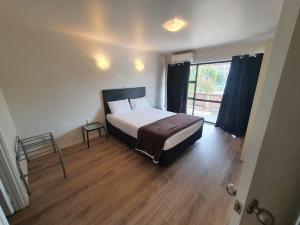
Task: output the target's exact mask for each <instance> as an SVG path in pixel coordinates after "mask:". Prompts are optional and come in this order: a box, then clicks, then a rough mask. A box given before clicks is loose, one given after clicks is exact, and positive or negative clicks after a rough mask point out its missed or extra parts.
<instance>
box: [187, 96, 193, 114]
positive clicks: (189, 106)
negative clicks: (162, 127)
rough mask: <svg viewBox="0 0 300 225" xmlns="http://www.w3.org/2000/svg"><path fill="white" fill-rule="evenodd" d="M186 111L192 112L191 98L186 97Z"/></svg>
mask: <svg viewBox="0 0 300 225" xmlns="http://www.w3.org/2000/svg"><path fill="white" fill-rule="evenodd" d="M186 113H187V114H189V115H192V113H193V100H190V99H188V100H187V105H186Z"/></svg>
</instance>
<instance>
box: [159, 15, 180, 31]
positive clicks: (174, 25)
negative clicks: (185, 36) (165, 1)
mask: <svg viewBox="0 0 300 225" xmlns="http://www.w3.org/2000/svg"><path fill="white" fill-rule="evenodd" d="M184 26H186V22H185V21H184V20H181V19H178V18H174V19H171V20H168V21H166V22H165V23H164V25H163V27H164V28H165V29H166V30H167V31H170V32H176V31H179V30H181V29H182V28H183V27H184Z"/></svg>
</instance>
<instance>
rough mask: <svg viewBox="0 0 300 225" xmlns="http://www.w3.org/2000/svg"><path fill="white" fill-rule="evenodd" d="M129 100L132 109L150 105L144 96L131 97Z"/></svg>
mask: <svg viewBox="0 0 300 225" xmlns="http://www.w3.org/2000/svg"><path fill="white" fill-rule="evenodd" d="M129 101H130V105H131V109H132V110H137V109H144V108H149V107H150V106H149V103H148V101H147V99H146V97H142V98H133V99H130V100H129Z"/></svg>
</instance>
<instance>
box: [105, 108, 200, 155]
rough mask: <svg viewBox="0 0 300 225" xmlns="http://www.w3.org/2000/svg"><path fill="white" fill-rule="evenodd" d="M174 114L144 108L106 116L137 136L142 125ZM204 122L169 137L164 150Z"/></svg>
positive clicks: (183, 138) (131, 134)
mask: <svg viewBox="0 0 300 225" xmlns="http://www.w3.org/2000/svg"><path fill="white" fill-rule="evenodd" d="M172 115H175V113H172V112H168V111H163V110H160V109H155V108H144V109H139V110H133V111H131V112H127V113H122V114H117V115H114V114H108V115H107V116H106V118H107V120H108V122H110V123H111V124H112V125H113V126H114V127H116V128H118V129H120V130H121V131H123V132H124V133H126V134H128V135H130V136H131V137H134V138H137V132H138V129H139V128H140V127H142V126H144V125H147V124H150V123H153V122H155V121H157V120H160V119H163V118H166V117H169V116H172ZM202 123H203V121H202V120H201V121H199V122H197V123H195V124H193V125H192V126H189V127H187V128H185V129H183V130H182V131H180V132H178V133H176V134H174V135H173V136H171V137H170V138H168V139H167V140H166V142H165V144H164V147H163V150H168V149H170V148H173V147H174V146H176V145H177V144H179V143H180V142H182V141H183V140H185V139H186V138H188V137H189V136H191V135H192V134H193V133H195V132H196V131H197V130H198V129H199V128H200V127H201V126H202Z"/></svg>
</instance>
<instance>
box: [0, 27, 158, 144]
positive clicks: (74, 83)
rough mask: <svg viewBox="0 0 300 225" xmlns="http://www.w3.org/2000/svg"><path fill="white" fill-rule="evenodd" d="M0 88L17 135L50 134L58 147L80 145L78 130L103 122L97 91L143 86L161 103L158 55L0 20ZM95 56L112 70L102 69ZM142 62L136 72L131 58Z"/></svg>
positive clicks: (151, 98)
mask: <svg viewBox="0 0 300 225" xmlns="http://www.w3.org/2000/svg"><path fill="white" fill-rule="evenodd" d="M1 30H2V32H1V42H0V48H1V52H0V57H1V60H0V87H2V89H3V92H4V96H5V98H6V100H7V102H8V106H9V108H10V111H11V114H12V117H13V120H14V121H15V124H16V127H17V130H18V132H19V134H20V136H23V137H27V136H31V135H35V134H39V133H43V132H48V131H52V132H53V133H54V135H55V136H56V137H57V138H58V142H59V144H60V145H61V146H68V145H71V144H74V143H77V142H79V141H82V136H81V133H80V129H79V128H80V127H81V125H82V124H84V123H85V121H86V120H87V119H88V120H89V121H93V120H95V121H100V122H103V121H104V110H103V104H102V94H101V90H103V89H111V88H124V87H136V86H146V91H147V96H148V99H149V101H150V103H151V104H153V105H159V104H160V94H161V90H160V88H161V79H162V76H161V74H162V68H163V63H162V61H161V60H162V57H161V56H160V55H159V54H158V53H154V52H144V51H138V50H134V49H129V48H124V47H121V46H115V45H110V44H106V43H99V42H97V41H94V40H89V39H85V38H80V37H76V36H71V35H67V34H64V33H59V32H55V31H46V30H36V29H32V28H29V27H23V26H18V25H16V24H13V23H11V22H2V24H1ZM95 54H104V55H105V56H106V57H107V58H108V59H109V60H110V61H111V67H110V68H109V69H108V70H106V71H102V70H101V69H100V68H99V67H98V66H97V65H96V62H95V59H94V56H95ZM136 58H140V59H142V60H143V61H144V62H145V69H144V71H143V72H137V71H136V69H135V67H134V64H133V60H134V59H136Z"/></svg>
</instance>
